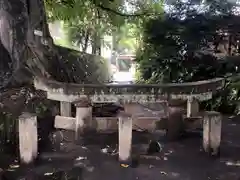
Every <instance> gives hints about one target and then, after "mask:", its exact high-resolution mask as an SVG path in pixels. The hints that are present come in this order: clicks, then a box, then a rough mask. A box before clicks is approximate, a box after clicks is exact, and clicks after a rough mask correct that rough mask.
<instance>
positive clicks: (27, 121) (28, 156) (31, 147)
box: [18, 112, 38, 164]
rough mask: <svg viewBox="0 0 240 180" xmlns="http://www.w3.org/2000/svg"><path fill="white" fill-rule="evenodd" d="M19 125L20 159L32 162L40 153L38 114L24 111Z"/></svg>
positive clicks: (26, 162)
mask: <svg viewBox="0 0 240 180" xmlns="http://www.w3.org/2000/svg"><path fill="white" fill-rule="evenodd" d="M18 127H19V129H18V132H19V151H20V160H21V162H22V163H24V164H29V163H32V162H33V161H34V159H35V158H36V157H37V154H38V131H37V116H36V115H35V114H31V113H27V112H24V113H22V115H21V116H19V125H18Z"/></svg>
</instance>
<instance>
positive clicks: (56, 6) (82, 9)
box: [45, 0, 162, 51]
mask: <svg viewBox="0 0 240 180" xmlns="http://www.w3.org/2000/svg"><path fill="white" fill-rule="evenodd" d="M45 2H46V8H47V12H48V16H49V20H50V21H55V20H63V21H64V23H65V30H66V32H67V35H68V39H69V41H70V42H72V43H73V44H75V45H77V46H81V49H82V50H83V51H85V50H86V47H87V46H88V45H90V44H93V43H96V42H95V40H96V39H94V36H95V35H96V33H97V34H98V36H102V35H105V34H112V33H114V35H116V36H117V37H116V41H117V42H116V43H115V44H116V45H117V46H120V47H119V48H120V49H123V46H124V47H127V48H131V49H134V48H136V44H137V43H136V40H135V39H136V37H137V36H139V35H140V33H141V31H140V29H141V28H140V27H141V25H142V23H143V21H144V20H145V19H146V18H148V17H152V16H153V15H154V14H156V13H161V12H162V3H161V2H160V1H153V0H151V1H149V0H134V1H133V0H119V1H103V0H101V1H94V0H86V1H83V0H65V1H52V0H45ZM129 7H130V8H129ZM145 15H147V16H145ZM136 27H137V28H136ZM128 28H130V30H132V29H134V31H135V34H134V37H133V34H132V32H129V29H128ZM126 30H127V31H128V32H127V31H126ZM137 31H138V32H137ZM136 32H137V33H136ZM129 36H130V37H129ZM114 49H118V47H116V48H115V47H114Z"/></svg>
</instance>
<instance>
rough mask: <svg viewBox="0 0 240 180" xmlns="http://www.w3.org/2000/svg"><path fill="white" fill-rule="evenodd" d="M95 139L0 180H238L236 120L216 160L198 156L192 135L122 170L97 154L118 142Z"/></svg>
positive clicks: (227, 127)
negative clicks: (105, 146) (4, 179)
mask: <svg viewBox="0 0 240 180" xmlns="http://www.w3.org/2000/svg"><path fill="white" fill-rule="evenodd" d="M134 135H135V136H134V143H135V144H136V143H138V145H136V146H137V147H140V145H141V144H139V139H140V138H141V137H142V138H141V139H143V141H142V142H144V139H145V142H147V140H146V136H147V135H146V134H143V135H139V133H135V134H134ZM97 137H98V138H97V140H95V142H93V141H92V142H91V144H85V146H84V147H83V146H82V145H76V144H73V143H69V142H68V143H67V142H65V143H63V144H62V145H61V147H62V148H61V149H62V150H61V152H60V151H58V152H54V153H46V152H45V153H43V154H42V156H41V157H42V159H44V160H40V161H39V162H38V163H37V164H36V166H35V167H34V168H31V169H32V171H30V170H27V169H26V168H24V167H20V168H16V169H15V171H12V170H11V171H10V170H9V171H5V172H4V176H5V177H6V179H9V180H14V179H22V178H23V177H28V179H31V180H43V179H48V180H54V179H64V180H75V179H76V180H98V179H104V180H118V179H119V180H133V179H138V180H159V179H161V180H171V179H177V180H240V140H239V138H240V118H236V119H232V120H229V119H227V118H226V119H225V121H224V126H223V141H222V147H221V156H220V157H219V158H210V157H208V156H206V154H204V153H203V152H202V150H201V134H200V133H193V134H191V135H190V134H189V135H188V136H187V137H184V138H183V139H182V140H180V141H178V142H172V143H169V142H168V143H166V142H162V144H163V150H162V151H161V152H160V153H157V154H156V156H150V157H148V158H147V157H139V159H138V160H139V166H137V167H136V168H121V167H120V166H119V164H118V162H117V160H116V155H115V156H112V155H106V154H104V153H102V152H101V149H102V147H103V144H105V143H107V144H111V143H114V142H115V141H116V140H117V137H116V136H114V135H108V136H104V137H108V138H107V139H105V140H103V139H104V138H103V137H101V136H97ZM90 139H91V138H88V141H90ZM135 151H136V150H135ZM49 157H51V158H49ZM0 163H1V162H0ZM83 166H84V167H83ZM12 169H14V168H12ZM53 171H58V173H52V172H53Z"/></svg>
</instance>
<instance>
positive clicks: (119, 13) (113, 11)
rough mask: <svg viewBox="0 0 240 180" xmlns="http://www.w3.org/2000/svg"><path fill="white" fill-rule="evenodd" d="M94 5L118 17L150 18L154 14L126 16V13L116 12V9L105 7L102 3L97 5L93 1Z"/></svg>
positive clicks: (145, 13)
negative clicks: (146, 16)
mask: <svg viewBox="0 0 240 180" xmlns="http://www.w3.org/2000/svg"><path fill="white" fill-rule="evenodd" d="M93 3H94V4H95V6H97V7H99V8H101V9H102V10H104V11H108V12H111V13H113V14H116V15H118V16H123V17H139V16H145V15H148V16H149V15H153V14H152V13H149V12H143V13H139V14H125V13H122V12H120V11H116V10H114V9H111V8H109V7H105V6H103V5H102V4H101V3H97V2H96V0H93Z"/></svg>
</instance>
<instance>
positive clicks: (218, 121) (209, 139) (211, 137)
mask: <svg viewBox="0 0 240 180" xmlns="http://www.w3.org/2000/svg"><path fill="white" fill-rule="evenodd" d="M221 129H222V116H221V114H220V113H219V112H214V111H211V112H206V113H205V115H204V119H203V148H204V150H205V152H207V153H209V154H210V155H218V154H219V149H220V143H221Z"/></svg>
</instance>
